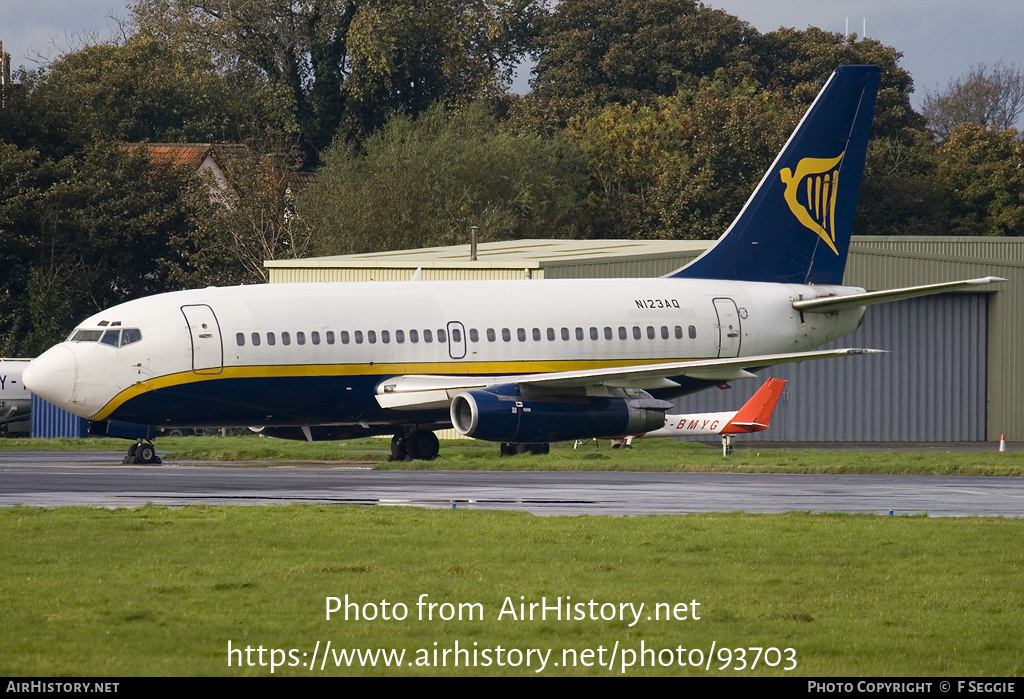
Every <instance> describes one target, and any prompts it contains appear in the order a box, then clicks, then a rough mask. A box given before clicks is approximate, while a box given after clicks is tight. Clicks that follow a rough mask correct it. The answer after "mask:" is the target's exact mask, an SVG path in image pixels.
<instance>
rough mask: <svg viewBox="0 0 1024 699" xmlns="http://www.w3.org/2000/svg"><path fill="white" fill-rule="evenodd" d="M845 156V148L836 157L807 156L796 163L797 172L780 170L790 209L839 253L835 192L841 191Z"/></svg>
mask: <svg viewBox="0 0 1024 699" xmlns="http://www.w3.org/2000/svg"><path fill="white" fill-rule="evenodd" d="M844 155H846V151H843V152H842V153H840V154H839V155H838V156H837V157H835V158H804V159H803V160H801V161H800V162H799V163H798V164H797V166H796V172H795V173H794V172H793V171H792V170H790V169H789V168H788V167H786V168H782V171H781V172H780V173H779V174H780V175H781V176H782V182H783V184H785V185H786V192H785V195H784V196H785V198H786V204H788V205H789V210H790V211H792V212H793V215H794V216H796V219H797V220H798V221H799V222H800V223H802V224H803V225H804V226H806V227H807V228H809V229H810V230H812V231H814V232H815V233H817V234H818V236H819V237H820V238H821V239H822V240H824V241H825V242H826V243H827V244H828V246H829V247H830V248H832V252H834V253H835V254H837V255H838V254H839V251H838V250H836V242H835V241H836V194H837V193H838V192H839V164H840V163H841V162H842V161H843V156H844ZM801 195H802V196H801Z"/></svg>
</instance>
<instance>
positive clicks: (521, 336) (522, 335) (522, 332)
mask: <svg viewBox="0 0 1024 699" xmlns="http://www.w3.org/2000/svg"><path fill="white" fill-rule="evenodd" d="M516 338H517V339H518V340H519V341H520V342H526V328H519V329H518V330H516Z"/></svg>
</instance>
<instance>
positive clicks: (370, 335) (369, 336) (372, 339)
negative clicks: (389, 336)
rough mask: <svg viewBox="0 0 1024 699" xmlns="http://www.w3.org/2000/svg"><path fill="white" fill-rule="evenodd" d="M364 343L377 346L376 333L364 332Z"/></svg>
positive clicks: (371, 331) (372, 331)
mask: <svg viewBox="0 0 1024 699" xmlns="http://www.w3.org/2000/svg"><path fill="white" fill-rule="evenodd" d="M366 341H367V342H368V343H370V344H371V345H375V344H377V332H376V331H374V330H367V331H366Z"/></svg>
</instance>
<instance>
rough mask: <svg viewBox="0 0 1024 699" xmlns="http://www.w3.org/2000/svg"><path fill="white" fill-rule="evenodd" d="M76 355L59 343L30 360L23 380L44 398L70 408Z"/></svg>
mask: <svg viewBox="0 0 1024 699" xmlns="http://www.w3.org/2000/svg"><path fill="white" fill-rule="evenodd" d="M76 374H77V372H76V370H75V355H74V353H73V352H72V351H71V350H70V349H69V348H67V347H65V346H63V345H57V346H56V347H51V348H50V349H48V350H46V351H45V352H43V353H42V354H41V355H39V356H38V357H36V358H35V359H33V360H32V361H31V362H29V365H28V366H27V367H25V373H24V374H22V377H21V380H22V381H23V382H24V384H25V387H26V388H27V389H28V390H30V391H31V392H32V393H34V394H36V395H37V396H39V397H40V398H42V399H43V400H46V401H49V402H50V403H53V404H54V405H56V406H59V407H61V408H65V409H69V408H70V407H71V400H72V398H73V397H74V392H75V379H76Z"/></svg>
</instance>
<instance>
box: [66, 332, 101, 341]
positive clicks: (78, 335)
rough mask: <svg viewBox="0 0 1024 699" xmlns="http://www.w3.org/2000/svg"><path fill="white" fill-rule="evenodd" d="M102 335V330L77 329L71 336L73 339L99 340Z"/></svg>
mask: <svg viewBox="0 0 1024 699" xmlns="http://www.w3.org/2000/svg"><path fill="white" fill-rule="evenodd" d="M101 335H103V331H102V330H76V331H75V334H74V335H72V336H71V341H72V342H98V341H99V339H100V336H101Z"/></svg>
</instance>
